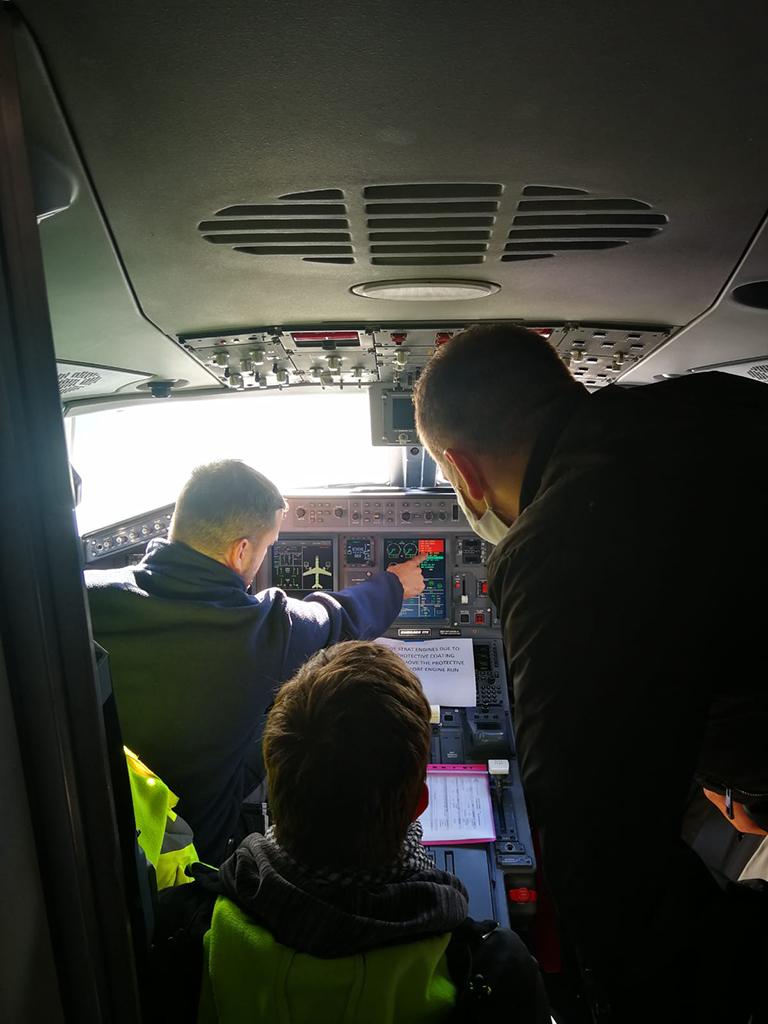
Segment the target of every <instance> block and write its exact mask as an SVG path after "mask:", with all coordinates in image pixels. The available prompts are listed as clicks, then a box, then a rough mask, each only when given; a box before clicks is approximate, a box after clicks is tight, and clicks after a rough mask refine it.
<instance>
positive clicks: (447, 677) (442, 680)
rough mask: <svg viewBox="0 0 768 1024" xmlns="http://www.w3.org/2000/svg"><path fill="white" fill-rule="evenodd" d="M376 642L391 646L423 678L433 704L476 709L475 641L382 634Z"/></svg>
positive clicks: (422, 682) (427, 693) (423, 683)
mask: <svg viewBox="0 0 768 1024" xmlns="http://www.w3.org/2000/svg"><path fill="white" fill-rule="evenodd" d="M376 643H377V644H381V645H382V647H389V649H390V650H391V651H394V653H395V654H396V655H397V656H398V657H399V658H402V660H403V661H404V662H405V664H406V665H407V666H408V668H409V669H410V670H411V672H413V673H414V675H416V676H418V677H419V680H420V682H421V685H422V687H423V689H424V694H425V696H426V698H427V700H428V701H429V703H430V704H441V705H443V707H449V708H473V707H475V706H476V705H477V688H476V686H475V659H474V656H473V654H472V641H471V640H469V639H466V638H456V639H450V640H447V639H446V640H422V641H418V640H415V641H414V640H411V641H408V640H390V639H389V637H383V636H382V637H379V639H378V640H377V641H376Z"/></svg>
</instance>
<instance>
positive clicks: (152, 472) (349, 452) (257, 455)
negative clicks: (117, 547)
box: [68, 391, 392, 533]
mask: <svg viewBox="0 0 768 1024" xmlns="http://www.w3.org/2000/svg"><path fill="white" fill-rule="evenodd" d="M69 422H70V424H71V425H70V427H69V431H68V436H69V441H70V459H71V461H72V464H73V466H74V467H75V468H76V469H77V472H78V473H79V474H80V476H81V477H82V480H83V488H82V500H81V503H80V505H79V507H78V509H77V521H78V527H79V529H80V532H81V533H84V532H87V531H89V530H94V529H97V528H98V527H100V526H104V525H107V524H108V523H113V522H117V521H119V520H121V519H126V518H128V517H130V516H133V515H138V514H139V513H141V512H144V511H147V510H149V509H152V508H159V507H160V506H161V505H165V504H168V503H169V502H172V501H173V500H174V498H175V497H176V494H177V493H178V491H179V489H180V488H181V485H182V484H183V483H184V481H185V480H186V478H187V476H188V475H189V473H190V471H191V470H192V469H193V468H194V467H195V466H197V465H200V464H201V463H203V462H210V461H212V460H214V459H225V458H229V459H233V458H234V459H243V460H244V461H245V462H248V463H249V464H250V465H252V466H254V467H255V468H256V469H258V470H260V471H261V472H262V473H265V474H266V475H267V476H268V477H270V478H271V479H272V480H274V481H275V483H276V484H277V485H278V487H279V488H280V489H281V490H282V491H283V492H284V493H285V492H289V491H291V490H301V489H304V488H309V487H324V486H328V485H332V484H349V485H350V486H354V485H355V484H365V483H371V484H379V483H381V484H385V483H388V482H389V475H390V472H389V467H390V460H391V452H392V449H391V448H374V447H373V446H372V444H371V430H370V415H369V405H368V394H367V392H366V391H350V392H346V393H338V392H337V393H320V394H318V393H313V394H291V393H289V392H281V393H277V394H256V395H244V396H242V397H239V396H238V397H234V396H233V397H227V398H209V399H199V400H197V401H195V400H187V401H174V400H173V399H170V400H168V401H164V400H161V399H158V400H156V402H155V403H153V404H146V403H142V404H140V405H134V406H128V407H126V408H122V409H106V410H103V411H99V412H92V413H87V414H83V415H81V416H78V417H75V418H73V419H72V420H71V421H69Z"/></svg>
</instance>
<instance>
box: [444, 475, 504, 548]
mask: <svg viewBox="0 0 768 1024" xmlns="http://www.w3.org/2000/svg"><path fill="white" fill-rule="evenodd" d="M451 483H453V481H451ZM453 489H454V491H455V492H456V500H457V501H458V503H459V507H460V508H461V511H462V512H463V513H464V515H465V516H466V517H467V522H468V523H469V525H470V527H471V528H472V532H473V533H476V534H477V536H478V537H481V538H482V539H483V540H485V541H487V542H488V543H489V544H500V543H501V542H502V541H503V540H504V538H505V537H506V535H507V532H508V531H509V527H508V526H507V524H506V523H505V522H504V520H503V519H502V518H501V517H500V516H498V515H497V514H496V513H495V512H494V511H493V509H492V508H491V506H490V505H489V504H488V502H487V501H486V503H485V504H486V509H485V512H483V514H482V516H480V517H479V518H478V517H477V515H476V514H475V513H474V512H473V511H472V509H471V508H470V507H469V505H468V504H467V503H466V501H465V500H464V498H463V497H462V494H461V490H460V488H459V487H458V486H457V484H455V483H454V484H453Z"/></svg>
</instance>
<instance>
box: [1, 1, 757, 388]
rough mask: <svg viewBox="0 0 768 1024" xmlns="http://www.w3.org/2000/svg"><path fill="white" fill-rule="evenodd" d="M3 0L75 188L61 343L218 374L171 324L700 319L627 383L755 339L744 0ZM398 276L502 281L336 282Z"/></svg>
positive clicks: (73, 355)
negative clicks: (416, 288)
mask: <svg viewBox="0 0 768 1024" xmlns="http://www.w3.org/2000/svg"><path fill="white" fill-rule="evenodd" d="M17 6H18V8H19V10H20V11H21V13H22V15H23V18H24V19H25V21H26V22H27V24H28V26H29V28H30V29H31V32H32V34H33V36H34V37H35V39H36V41H37V44H38V46H39V50H40V53H41V54H42V57H43V59H44V61H45V64H46V65H47V68H48V72H49V74H50V79H51V82H52V85H53V89H51V88H50V87H49V86H48V85H47V84H46V79H45V74H44V72H43V70H42V66H41V64H40V63H39V62H38V61H37V60H36V58H35V56H34V52H33V47H32V45H31V41H30V39H29V38H28V37H26V35H25V33H24V31H23V29H22V30H20V32H19V36H18V38H19V47H20V72H21V78H22V90H23V91H22V98H23V102H24V107H25V114H26V116H27V123H28V133H29V138H30V143H31V144H33V145H34V147H35V149H36V150H40V151H42V152H44V153H47V154H50V155H52V156H54V157H55V158H56V159H57V160H58V161H59V162H60V163H61V164H62V165H64V167H65V168H66V170H67V173H68V174H69V175H70V177H71V179H72V181H73V183H74V184H73V191H74V192H75V193H76V197H75V199H74V201H73V202H72V203H71V205H70V206H69V208H67V209H65V210H64V211H63V212H60V213H57V214H55V215H53V216H50V217H49V218H47V219H46V220H43V221H42V223H41V235H42V239H43V247H44V254H45V258H46V271H47V274H48V278H49V286H50V290H51V305H52V317H53V322H54V334H55V339H56V344H57V353H58V355H59V357H60V358H61V359H62V360H63V361H71V362H74V363H78V364H82V365H87V364H89V363H90V364H95V365H97V366H112V367H119V368H122V369H124V370H134V371H137V372H143V373H145V374H149V375H153V376H155V377H162V378H172V379H182V380H184V381H186V382H188V383H187V384H186V387H187V388H189V389H198V388H203V389H205V388H210V387H214V388H221V387H222V386H223V385H222V383H221V374H220V373H218V374H217V372H216V366H215V364H214V363H213V362H212V363H211V364H209V365H206V364H205V363H204V362H203V361H202V360H201V359H199V358H196V357H195V355H194V352H195V350H196V349H195V346H194V345H191V346H190V345H187V346H180V345H179V344H178V343H177V339H179V338H182V339H187V338H189V337H194V336H207V335H210V336H214V335H216V334H219V333H220V334H223V335H225V336H232V335H242V336H243V337H246V336H247V334H248V332H249V331H254V332H255V331H256V330H257V329H258V328H267V327H290V326H296V325H307V326H316V327H319V326H322V325H326V326H328V327H330V326H334V325H335V326H338V327H343V326H345V325H347V326H353V325H358V326H360V325H369V326H372V325H386V326H387V327H393V328H394V327H396V326H397V325H398V324H406V323H410V324H415V323H422V324H434V325H439V324H440V323H441V322H452V323H459V324H460V323H472V322H477V321H479V320H497V319H521V320H524V321H526V322H529V323H532V324H535V325H568V324H570V325H576V326H579V325H582V324H590V325H604V326H611V325H626V326H627V327H628V328H635V329H637V330H643V329H646V330H648V331H651V330H655V329H674V328H681V327H684V326H685V325H688V324H691V323H692V322H693V321H697V320H698V321H699V323H698V325H696V326H692V327H691V328H690V329H689V330H688V331H687V332H684V333H683V334H681V335H680V340H679V341H678V339H677V337H674V336H673V338H672V340H671V341H670V340H667V341H666V342H662V344H661V345H660V347H658V348H656V349H655V354H654V355H650V356H645V358H643V359H641V360H640V361H639V362H637V363H634V364H632V365H631V366H630V367H629V368H627V367H622V368H621V369H620V371H619V372H618V373H617V374H616V376H620V377H621V378H622V379H624V378H626V380H627V381H632V382H637V383H643V382H647V381H648V380H651V379H653V377H654V376H656V375H657V374H660V373H665V372H684V371H685V370H688V369H690V368H692V367H695V366H701V365H705V364H709V363H713V362H720V361H727V360H731V359H739V358H747V357H751V356H754V357H758V356H761V355H765V353H766V352H768V339H766V330H765V323H766V321H767V320H768V312H766V310H765V309H764V308H762V307H761V306H760V304H758V305H757V306H755V305H754V304H753V305H751V306H745V305H743V304H740V303H738V302H734V301H733V300H732V298H731V297H730V291H731V290H732V289H733V288H735V287H737V286H738V285H740V284H743V283H745V282H748V281H754V280H761V279H766V278H768V236H766V235H764V234H763V235H761V234H760V228H761V224H762V220H763V217H764V215H765V213H766V210H767V209H768V132H767V131H766V128H767V127H768V124H767V121H768V117H767V115H766V109H765V101H764V97H765V94H766V85H767V84H768V83H767V82H766V78H767V77H768V76H767V74H766V62H765V59H764V40H765V38H766V35H767V30H768V8H766V7H765V5H764V4H762V3H759V2H756V0H750V2H747V3H743V4H740V5H731V6H730V7H728V8H724V7H723V5H722V4H720V3H715V2H713V0H708V2H705V3H699V4H697V5H695V6H693V5H691V4H688V3H679V2H678V3H672V4H669V5H653V4H647V3H639V2H634V0H633V2H628V3H624V4H620V5H612V6H609V5H603V4H583V5H574V4H571V3H565V2H554V0H549V2H547V0H544V2H542V0H537V2H533V0H531V2H522V3H508V2H507V3H503V2H479V3H474V4H467V3H465V2H458V0H441V2H439V3H438V2H433V0H427V2H422V3H420V4H418V5H414V4H413V3H406V2H403V0H389V2H387V3H376V4H374V3H337V4H318V3H309V2H306V0H299V2H295V3H292V4H285V3H277V2H274V0H267V2H261V3H259V4H257V5H256V4H253V3H247V2H245V0H230V2H227V3H219V4H209V3H205V4H204V3H200V2H198V0H195V2H189V0H185V2H181V0H173V2H167V0H166V2H164V3H163V4H162V5H158V4H156V3H151V2H148V0H137V2H134V3H132V4H128V5H126V4H118V3H115V2H112V0H108V2H104V0H101V2H98V3H97V2H95V0H74V2H70V3H68V4H66V5H62V4H58V3H56V2H53V0H35V2H32V0H21V2H20V3H19V4H18V5H17ZM54 94H56V96H57V97H58V103H57V101H56V98H55V95H54ZM59 105H60V106H59ZM745 254H746V255H745ZM405 278H407V279H430V280H432V279H442V280H444V279H458V280H469V281H484V282H491V283H493V284H496V285H499V286H500V288H499V290H498V291H496V293H495V294H492V295H489V296H488V297H485V298H479V299H471V300H462V301H458V302H425V301H384V300H382V299H367V298H361V297H359V296H357V295H355V294H353V293H352V292H351V288H352V287H353V286H355V285H358V284H360V283H364V282H367V283H370V282H378V281H384V280H392V279H405ZM707 311H710V313H709V316H708V317H707V316H703V315H704V314H706V313H707ZM705 325H706V329H705V330H702V328H703V327H704V326H705ZM697 331H698V332H699V333H698V334H697ZM666 333H668V330H667V332H666ZM665 336H666V334H665ZM684 339H686V340H684ZM678 346H679V347H678ZM648 351H650V349H648ZM676 352H677V353H679V355H676V354H675V353H676ZM141 379H144V378H141ZM611 379H613V377H612V378H611ZM137 386H139V387H141V386H142V385H141V384H140V379H139V378H138V377H134V378H126V379H124V380H123V381H122V383H120V384H118V385H115V384H114V382H113V383H112V384H109V383H105V382H95V383H94V385H93V387H92V389H91V391H90V392H87V391H86V392H84V393H83V394H82V397H87V396H88V395H94V394H96V395H97V394H110V393H112V392H114V391H115V390H116V388H117V387H119V388H120V393H121V394H126V393H128V394H130V393H131V392H133V391H135V389H136V387H137ZM143 386H144V387H145V388H146V384H144V385H143ZM65 397H66V396H65ZM71 397H77V395H76V394H75V395H73V396H71Z"/></svg>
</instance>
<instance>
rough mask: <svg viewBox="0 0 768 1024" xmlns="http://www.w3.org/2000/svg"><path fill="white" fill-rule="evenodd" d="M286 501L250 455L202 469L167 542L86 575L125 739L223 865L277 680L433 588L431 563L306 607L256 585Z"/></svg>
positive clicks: (376, 628)
mask: <svg viewBox="0 0 768 1024" xmlns="http://www.w3.org/2000/svg"><path fill="white" fill-rule="evenodd" d="M284 509H285V501H284V500H283V497H282V495H281V494H280V492H279V491H278V490H277V488H276V487H275V485H274V484H273V483H272V482H271V481H270V480H267V479H266V477H264V476H262V475H261V474H260V473H257V472H256V470H254V469H251V467H250V466H246V465H245V464H244V463H242V462H238V461H235V460H228V461H223V462H217V463H213V464H211V465H208V466H200V467H199V468H198V469H196V470H195V472H194V473H193V474H192V477H191V478H190V480H189V481H188V482H187V483H186V484H185V486H184V488H183V489H182V492H181V494H180V495H179V498H178V500H177V502H176V509H175V512H174V516H173V521H172V523H171V530H170V540H169V541H164V540H155V541H152V542H151V543H150V544H149V546H148V548H147V552H146V555H145V557H144V560H143V561H142V562H141V563H140V564H139V565H137V566H133V567H131V568H128V569H117V570H103V571H92V572H87V573H86V574H85V577H86V584H87V587H88V599H89V604H90V609H91V620H92V624H93V633H94V637H95V639H96V640H97V641H98V642H99V643H100V644H101V645H102V647H104V648H105V650H106V651H107V652H108V654H109V659H110V666H111V670H112V680H113V684H114V688H115V696H116V699H117V706H118V711H119V714H120V724H121V727H122V730H123V738H124V740H125V742H126V744H127V745H128V746H129V747H130V748H131V749H132V750H135V751H136V753H137V754H138V755H139V756H140V757H141V758H142V760H144V761H145V762H146V763H147V764H150V765H151V766H152V769H153V771H156V772H157V774H158V775H159V776H160V777H161V778H162V779H163V780H164V781H165V782H166V783H167V784H168V785H169V786H170V787H171V789H172V790H173V791H174V792H175V793H176V794H177V795H178V796H179V805H178V810H179V813H181V814H182V816H183V817H184V819H185V820H186V821H188V822H189V824H190V825H191V826H192V828H193V829H194V832H195V846H196V848H197V850H198V853H199V854H200V856H201V857H202V858H203V860H205V861H207V862H208V863H211V864H218V863H220V862H221V860H222V859H223V858H224V857H225V856H226V855H227V854H228V853H230V852H231V850H232V849H233V848H234V845H235V844H236V842H238V841H239V839H240V838H242V835H243V834H244V832H243V829H242V826H241V823H240V822H239V821H238V819H239V816H240V806H241V802H242V799H243V796H244V795H245V794H244V780H245V767H246V761H247V760H248V759H249V757H250V756H251V755H252V753H253V751H254V745H255V744H256V743H257V742H258V739H259V731H260V729H261V725H262V720H263V716H264V713H265V711H266V710H267V708H268V707H269V705H270V703H271V702H272V699H273V697H274V694H275V692H276V690H277V688H278V686H279V685H280V684H281V683H282V682H284V681H285V680H286V679H289V678H290V677H291V676H292V675H293V674H294V672H296V670H297V669H298V668H299V667H300V666H301V665H302V664H303V663H304V662H305V661H306V660H307V658H309V657H310V656H311V655H312V654H314V653H315V652H316V651H318V650H320V649H321V648H323V647H327V646H328V645H329V644H335V643H337V642H338V641H339V640H350V639H370V638H372V637H376V636H379V635H380V634H381V633H383V632H384V631H385V630H386V629H388V628H389V626H390V625H391V624H392V622H393V620H394V619H395V618H396V617H397V616H398V614H399V612H400V608H401V606H402V602H403V597H412V596H415V595H417V594H419V593H421V591H422V590H423V589H424V581H423V578H422V575H421V570H420V569H419V567H418V563H419V561H420V559H418V558H417V559H413V560H411V561H410V562H404V563H403V564H402V565H397V566H392V567H391V568H390V569H389V570H387V571H386V572H381V573H377V574H375V575H374V576H373V577H372V578H371V579H370V580H368V581H366V582H365V583H361V584H360V585H359V586H356V587H354V588H352V589H351V590H344V591H340V592H339V593H330V592H329V591H323V592H322V593H317V594H312V595H311V596H310V597H308V598H306V599H305V600H304V601H297V600H295V599H293V598H290V597H287V596H286V595H285V594H284V593H283V591H282V590H278V589H274V588H273V589H271V590H266V591H264V592H262V593H260V594H250V593H248V590H249V588H250V584H251V583H252V581H253V579H254V577H255V575H256V572H257V570H258V568H259V566H260V565H261V563H262V561H263V560H264V557H265V555H266V552H267V550H268V548H269V545H270V544H272V543H274V541H275V540H277V536H278V534H279V532H280V526H281V524H282V521H283V515H284Z"/></svg>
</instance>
